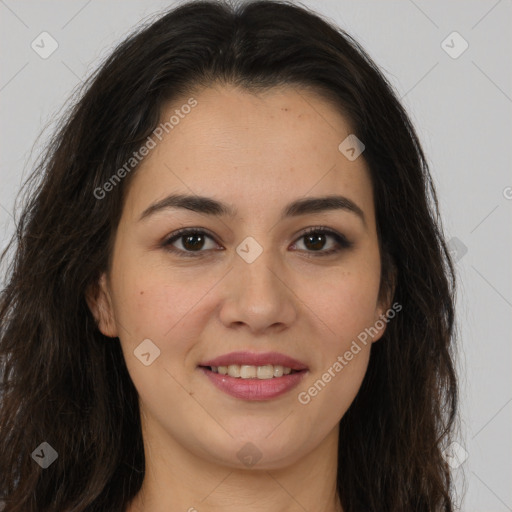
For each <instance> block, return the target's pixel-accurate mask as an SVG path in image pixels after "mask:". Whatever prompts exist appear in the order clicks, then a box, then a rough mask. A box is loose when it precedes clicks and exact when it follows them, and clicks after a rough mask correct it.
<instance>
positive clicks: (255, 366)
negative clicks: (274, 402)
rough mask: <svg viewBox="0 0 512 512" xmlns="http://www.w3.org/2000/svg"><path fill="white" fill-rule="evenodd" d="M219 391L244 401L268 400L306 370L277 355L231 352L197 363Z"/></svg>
mask: <svg viewBox="0 0 512 512" xmlns="http://www.w3.org/2000/svg"><path fill="white" fill-rule="evenodd" d="M198 366H199V368H200V369H201V370H202V372H203V373H204V374H205V375H206V376H207V377H208V378H209V379H210V381H211V382H212V383H213V384H214V385H215V386H216V387H217V388H218V389H220V390H221V391H224V392H225V393H227V394H229V395H231V396H234V397H236V398H241V399H244V400H269V399H271V398H275V397H278V396H280V395H282V394H284V393H286V392H288V391H290V390H291V389H292V388H294V387H295V386H296V385H297V384H298V383H299V382H300V381H301V380H302V379H303V378H304V376H305V374H306V373H307V371H308V368H307V366H305V365H304V364H303V363H301V362H300V361H297V360H296V359H293V358H291V357H289V356H286V355H284V354H279V353H277V352H266V353H262V354H256V353H252V352H232V353H230V354H225V355H223V356H219V357H216V358H215V359H211V360H209V361H205V362H202V363H200V364H199V365H198Z"/></svg>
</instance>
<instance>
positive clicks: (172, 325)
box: [88, 86, 390, 512]
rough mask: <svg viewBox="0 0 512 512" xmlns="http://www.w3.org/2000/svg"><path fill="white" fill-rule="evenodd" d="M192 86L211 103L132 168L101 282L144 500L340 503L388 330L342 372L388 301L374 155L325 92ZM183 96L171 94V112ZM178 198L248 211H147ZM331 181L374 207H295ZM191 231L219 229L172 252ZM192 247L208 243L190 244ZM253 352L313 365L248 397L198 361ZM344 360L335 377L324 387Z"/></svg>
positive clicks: (200, 101) (335, 507) (106, 328)
mask: <svg viewBox="0 0 512 512" xmlns="http://www.w3.org/2000/svg"><path fill="white" fill-rule="evenodd" d="M194 98H195V99H196V100H197V106H196V107H195V108H194V109H193V110H192V111H191V112H190V113H189V114H187V115H186V116H185V117H184V118H183V119H180V122H179V124H177V125H176V126H175V127H174V128H173V129H172V131H170V132H169V134H168V135H166V136H165V137H164V138H163V140H162V141H161V142H159V143H158V145H157V147H155V148H154V149H153V150H152V151H151V152H150V154H149V155H148V156H147V157H146V158H145V159H144V161H143V163H142V166H141V167H140V169H138V170H137V173H136V175H135V176H134V177H133V181H132V183H131V184H130V188H129V190H128V194H127V197H126V202H125V205H124V209H123V213H122V217H121V220H120V224H119V228H118V231H117V234H116V240H115V245H114V249H113V259H112V267H111V269H110V272H109V274H108V275H107V274H105V275H103V276H102V278H101V280H100V293H99V294H98V295H97V296H94V297H93V296H92V295H91V296H88V303H89V306H90V307H91V310H92V311H93V313H94V315H95V317H96V319H97V320H98V325H99V328H100V329H101V331H102V332H103V333H104V334H105V335H107V336H111V337H115V336H118V337H119V339H120V342H121V346H122V349H123V354H124V357H125V359H126V363H127V367H128V370H129V372H130V375H131V378H132V380H133V382H134V384H135V386H136V388H137V391H138V393H139V403H140V408H141V419H142V424H143V439H144V448H145V457H146V474H145V480H144V483H143V486H142V489H141V491H140V492H139V493H138V494H137V496H136V497H135V499H134V500H133V501H132V503H131V504H130V506H129V508H128V510H129V512H137V511H144V512H160V511H162V512H163V511H166V512H168V511H183V512H186V511H189V512H193V511H195V510H197V512H211V511H219V510H222V511H223V512H232V511H233V512H234V511H237V512H239V511H241V510H243V511H247V512H252V511H258V512H259V511H261V510H266V511H268V512H299V511H301V512H303V511H304V510H307V511H315V512H339V511H342V508H341V505H340V500H339V496H337V490H336V470H337V448H338V424H339V421H340V419H341V418H342V417H343V415H344V414H345V412H346V411H347V409H348V408H349V406H350V404H351V403H352V401H353V400H354V398H355V396H356V394H357V392H358V390H359V388H360V386H361V383H362V380H363V377H364V375H365V373H366V370H367V366H368V361H369V357H370V349H371V345H372V343H373V342H376V341H377V340H378V339H379V338H380V337H381V336H382V334H383V332H384V330H385V326H384V327H382V328H380V329H378V333H377V334H376V335H375V336H374V337H373V338H372V339H371V340H370V341H369V342H368V343H367V344H361V343H360V344H359V345H360V350H359V351H358V352H357V354H355V355H353V358H351V359H350V361H346V362H347V364H346V365H343V369H342V370H341V371H334V370H333V369H332V368H333V365H334V363H335V362H336V361H339V359H338V356H343V355H344V354H345V353H346V352H347V351H349V350H351V346H353V345H351V344H352V342H353V341H354V340H355V339H357V336H358V334H360V333H361V332H362V331H364V329H365V328H368V327H370V326H374V325H375V324H376V322H377V320H378V319H379V318H380V317H381V315H383V314H384V313H385V311H386V310H387V309H388V308H389V307H390V304H389V303H382V302H381V301H379V295H378V292H379V284H380V275H381V268H380V253H379V245H378V239H377V231H376V220H375V211H374V203H373V195H372V187H371V181H370V175H369V172H368V169H367V166H366V163H365V162H364V160H363V158H362V157H360V158H357V159H356V160H354V161H350V160H349V159H347V158H346V156H345V155H344V154H342V153H341V152H340V151H339V149H338V146H339V144H340V143H341V141H343V140H344V139H345V138H346V137H347V136H348V135H349V134H350V133H352V132H351V128H350V126H349V124H348V123H347V122H346V120H345V119H344V118H343V117H342V116H341V115H340V114H339V113H337V112H336V111H335V109H334V108H333V106H332V105H331V104H330V103H328V102H326V101H325V100H323V99H321V98H320V97H318V96H316V95H315V94H313V93H311V92H308V91H305V90H297V89H294V88H290V87H288V88H283V89H273V90H271V91H269V92H266V93H264V94H260V95H258V96H255V95H252V94H250V93H248V92H244V91H241V90H239V89H235V88H232V87H228V86H218V87H215V88H209V89H204V90H202V91H200V92H199V93H198V94H195V95H194ZM183 103H186V98H185V99H184V100H183V102H182V103H181V102H174V103H173V105H172V106H171V105H169V106H168V109H166V111H165V112H163V115H162V119H169V117H170V115H171V114H172V112H173V111H174V110H175V109H176V108H179V107H180V105H182V104H183ZM169 194H187V195H193V196H194V195H198V196H208V197H210V198H213V199H215V200H217V201H221V202H223V203H226V204H228V205H229V206H230V207H232V208H234V209H236V210H237V212H236V214H235V215H234V216H233V217H230V216H227V215H226V216H214V215H208V214H205V213H198V212H195V211H192V210H187V209H182V208H180V209H178V208H168V209H163V210H159V211H156V212H154V213H153V214H151V215H148V216H146V217H144V218H143V219H142V220H140V217H141V215H142V213H143V212H144V211H145V210H146V209H147V208H148V207H149V206H150V205H152V204H153V203H155V202H157V201H159V200H161V199H163V198H165V197H167V196H168V195H169ZM332 195H340V196H344V197H346V198H348V199H349V200H350V201H352V202H353V203H354V204H355V205H357V206H358V207H359V208H360V210H361V211H362V213H363V215H364V219H363V218H362V217H361V216H359V215H357V214H356V213H354V211H350V210H349V209H346V208H341V209H330V210H323V211H319V212H310V213H306V214H303V215H299V216H293V217H287V218H281V212H282V210H283V209H284V208H285V207H286V205H288V204H289V203H290V202H292V201H295V200H297V199H305V198H313V197H315V198H316V197H324V196H332ZM320 226H323V227H326V228H328V229H329V230H331V231H334V232H335V233H339V234H341V235H343V236H345V237H346V239H347V240H348V241H349V242H351V243H352V246H351V247H340V246H339V244H338V243H337V240H336V239H335V238H334V237H333V236H332V235H330V234H329V233H325V232H324V234H323V238H322V235H320V238H319V240H318V241H315V240H312V241H311V240H309V241H308V236H305V235H304V230H306V229H307V228H310V227H313V228H316V227H320ZM183 227H185V228H187V227H190V228H197V230H198V231H201V230H206V231H207V232H208V233H207V235H203V239H202V244H201V243H198V240H199V242H201V239H198V238H195V239H194V240H193V241H192V243H189V244H187V243H186V242H187V241H186V240H185V239H186V238H187V236H184V237H183V236H182V237H181V238H178V239H177V240H175V241H174V242H173V243H172V247H174V248H175V249H176V251H177V252H176V253H172V252H169V250H168V248H166V247H165V246H163V242H164V241H165V240H167V239H169V237H170V235H171V234H172V233H174V232H175V231H177V230H178V229H180V228H183ZM210 234H211V235H210ZM247 237H252V239H254V240H255V241H257V243H258V244H259V246H260V247H261V248H262V252H261V254H260V255H259V256H258V257H257V258H256V259H255V260H254V261H252V262H251V263H248V262H247V261H246V260H245V259H244V258H242V257H241V256H240V255H239V253H237V251H236V249H237V247H238V246H239V245H240V244H241V243H242V242H243V241H244V240H245V239H246V238H247ZM191 247H192V249H191ZM194 247H196V249H195V250H194ZM251 247H252V246H251ZM336 247H339V251H337V252H334V253H332V254H329V255H326V256H321V255H319V254H321V253H325V252H327V251H329V250H330V249H332V248H336ZM250 250H251V251H252V250H254V247H253V248H252V249H250ZM191 252H193V253H194V254H196V255H197V256H196V257H187V256H186V254H185V255H183V254H184V253H191ZM145 339H150V340H151V341H152V343H154V345H155V346H157V347H158V349H159V350H160V355H159V356H158V357H157V358H155V359H154V361H153V362H152V363H151V364H150V365H148V366H146V365H144V364H142V363H141V361H140V360H139V358H137V357H135V356H134V350H135V349H136V348H137V347H138V346H139V345H140V344H141V342H142V341H143V340H145ZM113 342H114V341H113ZM238 350H246V351H250V352H260V353H261V352H267V351H275V352H280V353H282V354H286V355H288V356H291V357H293V358H295V359H298V360H299V361H301V362H302V363H304V364H305V365H306V366H307V368H308V370H307V373H306V375H305V377H304V378H303V380H302V381H301V382H300V384H299V385H298V387H296V388H294V389H293V390H291V391H289V392H286V393H285V394H283V395H281V396H278V397H276V398H273V399H269V400H264V401H254V400H245V399H240V398H235V397H233V396H230V395H228V394H226V393H225V392H223V391H221V390H219V389H218V388H217V387H215V386H214V385H213V384H212V383H211V382H210V380H209V379H208V378H207V377H206V376H205V374H204V372H203V371H201V369H200V368H199V367H198V365H199V363H201V362H202V361H206V360H208V359H212V358H214V357H216V356H219V355H221V354H226V353H229V352H232V351H238ZM151 357H153V356H151ZM329 368H331V371H330V375H331V378H330V379H329V382H328V383H326V385H325V386H324V387H323V388H322V389H321V390H320V391H317V393H314V392H312V393H308V389H310V388H311V387H312V386H313V385H314V383H315V382H317V381H318V379H321V378H322V375H323V374H325V372H327V371H328V369H329ZM300 392H302V393H303V395H302V397H306V398H307V397H308V396H309V401H308V402H307V403H304V402H305V401H307V400H306V399H304V398H303V400H302V402H301V401H300V400H299V399H298V395H299V393H300ZM312 395H314V396H312ZM342 442H343V441H342ZM346 442H350V440H346ZM248 443H251V444H250V445H248ZM244 446H245V447H246V448H245V450H247V449H248V448H247V446H250V447H251V448H250V449H251V450H253V452H254V453H253V455H258V457H259V460H258V461H257V462H256V463H255V464H253V465H250V466H249V465H248V464H247V462H246V461H245V460H243V459H242V457H241V456H240V450H242V449H243V448H244ZM242 453H244V452H242ZM256 458H257V457H256ZM354 471H357V468H354Z"/></svg>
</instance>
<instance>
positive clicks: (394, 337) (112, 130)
mask: <svg viewBox="0 0 512 512" xmlns="http://www.w3.org/2000/svg"><path fill="white" fill-rule="evenodd" d="M214 82H221V83H230V84H236V85H238V86H240V87H242V88H245V89H246V90H248V91H255V90H261V89H268V88H271V87H274V86H278V85H290V86H301V87H309V88H312V89H313V90H315V91H317V92H319V93H321V94H322V95H324V97H326V98H328V99H330V100H331V101H332V102H334V104H335V105H337V106H338V107H339V108H340V111H341V112H343V113H344V115H345V116H347V118H348V119H349V121H350V123H351V126H352V127H353V129H354V133H355V134H356V135H357V137H358V138H359V139H360V140H362V141H364V144H365V151H364V154H363V158H364V159H365V160H366V162H367V164H368V166H369V169H370V172H371V179H372V185H373V189H374V197H375V209H376V210H375V211H376V217H377V226H378V236H379V243H380V248H381V257H382V287H383V289H386V287H387V286H388V284H389V283H390V282H391V275H392V272H393V269H394V271H395V272H396V274H395V281H394V282H395V292H394V301H395V302H398V303H399V304H400V305H401V306H402V310H401V312H400V314H398V315H397V316H396V318H394V319H393V320H392V321H390V323H389V325H388V326H387V329H386V331H385V334H384V336H383V338H382V339H381V340H380V341H379V342H378V343H376V344H375V345H374V346H373V347H372V351H371V357H370V362H369V367H368V370H367V374H366V376H365V378H364V381H363V383H362V386H361V389H360V391H359V393H358V395H357V397H356V398H355V400H354V402H353V403H352V405H351V406H350V408H349V410H348V411H347V413H346V414H345V415H344V417H343V418H342V420H341V422H340V443H339V454H338V492H339V495H340V498H341V500H342V505H343V507H344V510H345V512H360V511H379V512H385V511H388V512H404V511H405V510H407V511H415V512H433V511H445V512H446V511H452V510H453V509H454V506H453V504H452V499H453V498H452V496H451V489H452V485H453V484H452V481H451V475H450V473H449V468H448V466H447V464H446V463H445V461H444V459H443V456H442V450H443V448H444V447H446V446H447V444H448V443H449V442H450V439H451V435H452V431H453V428H454V423H455V420H456V410H457V393H458V390H457V380H456V375H455V371H454V349H455V346H454V339H455V336H454V335H455V328H454V290H455V279H454V269H453V264H452V262H451V260H450V256H449V252H448V251H447V246H446V243H445V240H444V235H443V232H442V228H441V221H440V218H439V212H438V204H437V199H436V194H435V190H434V186H433V183H432V179H431V176H430V173H429V169H428V166H427V162H426V159H425V156H424V153H423V151H422V148H421V146H420V142H419V141H418V137H417V135H416V133H415V130H414V128H413V126H412V125H411V122H410V120H409V118H408V116H407V114H406V112H405V111H404V109H403V107H402V106H401V105H400V103H399V101H398V99H397V95H396V93H395V92H394V91H393V89H392V87H391V86H390V85H389V83H388V82H387V81H386V78H385V77H384V76H383V74H382V73H381V72H380V71H379V69H378V67H377V66H376V64H375V63H374V62H373V61H372V60H371V58H370V57H369V56H368V55H367V53H366V52H365V51H364V50H363V49H362V48H361V47H360V46H359V44H358V43H357V42H356V41H355V40H354V39H353V38H352V37H351V36H350V35H349V34H347V33H346V32H345V31H343V30H341V29H339V28H338V27H336V26H334V25H332V24H331V23H329V22H328V21H326V20H324V19H323V18H322V17H320V16H319V15H317V14H315V13H313V12H310V11H309V10H308V9H307V8H305V7H301V6H298V5H296V4H292V3H289V2H284V1H270V0H262V1H255V2H250V3H243V4H240V5H231V4H228V3H220V2H213V1H196V2H187V3H184V4H183V5H180V6H179V7H177V8H174V9H173V10H171V11H169V12H167V13H166V14H165V15H163V16H159V17H158V19H157V20H156V21H153V22H152V23H150V24H148V25H146V26H143V27H141V28H140V29H139V30H138V31H137V32H136V33H134V34H133V35H131V36H130V37H128V38H127V39H126V40H125V41H124V42H122V43H121V44H120V45H119V46H118V47H117V48H116V49H115V51H114V52H113V53H112V54H111V55H110V56H109V57H108V58H107V59H106V61H105V62H104V63H103V65H102V66H101V67H100V68H99V69H98V70H97V71H96V72H95V73H94V74H93V75H92V76H91V77H90V79H89V80H88V81H87V82H86V83H85V84H84V88H83V91H82V93H81V95H80V97H79V98H78V100H77V101H76V102H75V104H74V105H73V106H72V107H70V109H69V111H68V113H67V114H66V117H65V118H64V120H63V121H62V123H61V125H60V129H59V131H58V132H57V133H56V134H55V136H54V138H53V139H52V141H51V143H50V144H49V145H48V147H47V150H46V151H45V153H44V154H43V155H42V156H41V158H40V162H39V165H38V166H37V168H36V169H35V170H34V172H33V174H32V175H31V177H30V179H29V180H28V181H27V182H26V183H25V188H24V190H25V194H26V199H25V203H24V209H23V211H22V213H21V215H20V218H19V219H18V220H17V226H16V232H15V234H14V236H13V239H12V240H11V246H12V247H13V248H15V250H14V251H13V258H12V261H10V263H9V265H8V268H7V276H6V285H5V288H4V289H3V290H2V292H1V297H0V357H1V370H2V375H1V387H0V397H1V407H0V453H1V454H2V456H1V457H0V499H3V500H4V501H5V511H6V512H18V511H23V512H28V511H29V512H32V511H34V512H35V511H37V512H42V511H45V512H63V511H74V512H80V511H109V512H113V511H124V510H125V508H126V506H127V504H128V503H129V502H130V500H131V499H132V498H133V497H134V496H135V495H136V494H137V492H138V491H139V489H140V487H141V484H142V480H143V478H144V450H143V443H142V434H141V423H140V418H139V408H138V397H137V392H136V389H135V387H134V385H133V383H132V381H131V379H130V376H129V374H128V371H127V368H126V365H125V361H124V359H123V355H122V352H121V348H120V343H119V340H118V339H111V338H107V337H105V336H104V335H102V334H101V333H100V331H99V330H98V328H97V325H96V322H95V320H94V318H93V316H92V315H91V312H90V310H89V308H88V307H87V304H86V300H85V294H86V291H87V290H88V289H89V287H91V286H94V283H95V282H97V280H98V278H99V276H100V274H101V273H102V272H103V271H105V270H106V269H108V265H109V256H110V254H111V248H112V242H113V240H114V237H115V233H116V227H117V224H118V222H119V218H120V215H121V211H122V206H123V197H124V195H125V194H126V188H127V187H128V186H129V183H130V179H131V177H132V176H133V174H134V173H135V172H136V170H137V169H136V168H134V169H133V170H132V171H131V173H130V174H129V175H128V176H126V178H124V179H123V180H121V182H120V183H119V184H118V185H117V186H115V187H112V190H111V191H109V193H108V194H105V195H104V197H102V198H98V197H97V196H98V194H97V192H96V194H95V191H97V190H98V189H99V188H101V187H102V186H103V185H104V184H105V183H106V182H107V181H108V180H109V179H110V178H111V177H112V176H113V175H114V174H115V173H116V171H117V170H118V169H120V168H121V167H122V166H123V165H124V164H125V163H126V161H127V160H128V159H129V158H130V156H131V155H132V154H133V152H134V151H136V150H137V149H138V148H139V147H140V146H141V144H142V143H143V142H144V141H145V140H146V138H147V137H148V136H149V135H150V134H151V133H152V132H153V130H154V129H155V128H156V126H157V124H158V122H159V119H160V113H161V111H162V108H163V106H164V105H165V104H166V103H167V102H168V101H172V100H173V98H177V97H178V96H181V95H183V94H185V93H187V92H189V91H191V90H193V88H194V87H197V86H209V85H211V84H212V83H214ZM6 258H7V256H6V254H5V253H4V255H3V259H4V260H5V259H6ZM42 442H47V443H48V444H49V445H50V446H51V447H53V448H54V449H55V451H56V452H57V453H58V457H57V459H56V460H55V461H54V462H53V464H52V465H51V466H50V467H49V468H47V469H42V468H41V467H40V465H38V464H36V463H35V459H34V458H33V456H32V454H33V452H34V450H35V449H36V448H38V447H39V446H40V445H41V443H42Z"/></svg>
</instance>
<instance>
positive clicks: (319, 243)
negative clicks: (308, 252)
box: [305, 234, 324, 249]
mask: <svg viewBox="0 0 512 512" xmlns="http://www.w3.org/2000/svg"><path fill="white" fill-rule="evenodd" d="M323 237H324V235H322V234H316V235H315V234H313V235H307V236H306V243H305V244H306V247H308V248H309V249H321V248H322V247H323V245H324V240H322V239H323ZM315 239H316V242H315V241H314V240H315ZM309 240H312V241H313V244H312V245H308V241H309Z"/></svg>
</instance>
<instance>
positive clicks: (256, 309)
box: [220, 250, 299, 335]
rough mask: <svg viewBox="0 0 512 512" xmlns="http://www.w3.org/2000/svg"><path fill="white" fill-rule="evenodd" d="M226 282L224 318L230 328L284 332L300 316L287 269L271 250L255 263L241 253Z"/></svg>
mask: <svg viewBox="0 0 512 512" xmlns="http://www.w3.org/2000/svg"><path fill="white" fill-rule="evenodd" d="M233 265H234V268H233V269H232V270H231V272H229V274H228V276H226V280H225V282H224V287H225V289H224V293H225V295H224V297H225V298H224V301H223V304H222V307H221V309H220V320H221V321H222V323H223V324H224V325H225V326H226V327H229V328H233V327H237V328H241V326H242V325H243V326H245V327H246V328H247V329H248V330H249V331H250V332H251V334H253V335H256V334H265V333H267V332H270V331H271V332H272V333H274V334H275V333H276V332H280V331H282V330H284V329H286V328H289V327H290V326H291V325H292V324H293V322H294V321H295V319H296V317H297V312H298V303H299V301H298V299H297V297H296V295H295V294H294V293H293V283H292V282H291V277H290V276H289V275H288V273H287V272H286V270H285V269H284V268H282V267H280V266H279V265H278V264H277V263H276V261H275V259H274V258H273V256H272V254H271V251H270V250H268V251H265V250H264V251H263V252H262V254H261V255H260V256H259V257H258V258H257V259H256V260H255V261H253V262H252V263H248V262H247V261H245V260H244V259H243V258H241V257H240V258H239V257H238V256H237V257H236V258H235V260H234V263H233Z"/></svg>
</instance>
